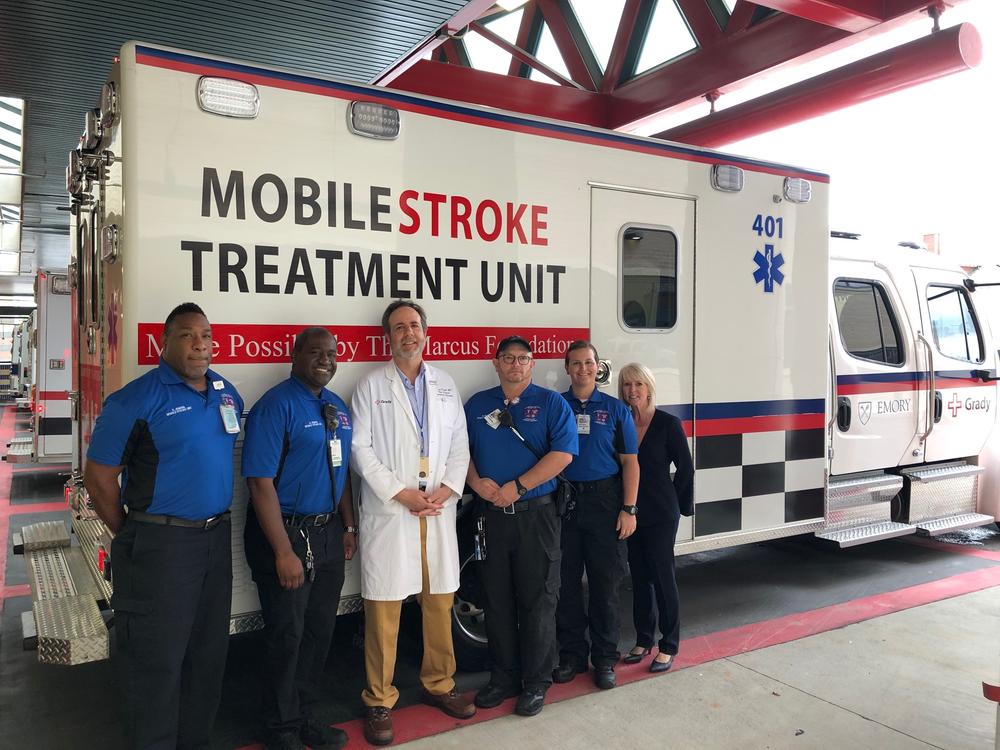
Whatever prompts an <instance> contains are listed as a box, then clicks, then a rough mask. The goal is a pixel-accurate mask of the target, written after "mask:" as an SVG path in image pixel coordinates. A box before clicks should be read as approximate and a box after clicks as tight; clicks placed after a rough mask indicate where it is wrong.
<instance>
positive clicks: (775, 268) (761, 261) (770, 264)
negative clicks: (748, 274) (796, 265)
mask: <svg viewBox="0 0 1000 750" xmlns="http://www.w3.org/2000/svg"><path fill="white" fill-rule="evenodd" d="M753 262H754V263H756V264H757V270H756V271H754V272H753V280H754V283H757V284H759V283H760V282H762V281H763V282H764V291H765V292H766V293H767V294H772V293H773V292H774V284H775V282H777V283H778V284H781V283H782V282H783V281H784V280H785V274H783V273H782V272H781V270H780V269H781V267H782V266H783V265H785V258H784V256H782V254H781V253H778V254H777V255H775V253H774V245H772V244H771V243H767V244H765V245H764V252H763V253H762V252H761V251H760V250H758V251H757V252H756V253H755V254H754V256H753Z"/></svg>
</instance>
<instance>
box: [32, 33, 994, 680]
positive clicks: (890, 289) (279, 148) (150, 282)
mask: <svg viewBox="0 0 1000 750" xmlns="http://www.w3.org/2000/svg"><path fill="white" fill-rule="evenodd" d="M67 183H68V187H69V190H70V193H71V195H72V206H73V216H74V219H73V228H72V232H73V252H72V257H73V260H72V265H71V270H70V275H71V278H72V280H73V284H74V290H75V295H76V296H75V307H74V314H75V316H76V318H75V337H74V342H75V343H74V354H75V355H76V356H75V357H74V362H76V363H77V368H76V371H75V377H76V380H75V384H74V392H75V393H76V394H77V395H76V402H75V404H76V412H75V422H74V425H75V428H76V432H75V445H74V454H75V463H74V467H75V468H74V478H73V479H72V480H71V482H70V485H69V490H68V492H69V496H70V504H71V507H72V511H73V515H74V526H75V530H76V534H77V536H78V537H79V541H80V550H81V551H82V554H83V555H84V556H85V557H86V558H87V560H88V562H89V564H90V566H91V567H92V568H95V569H96V568H97V567H98V563H100V567H101V568H103V569H105V570H106V569H107V559H106V555H107V550H108V548H109V545H108V543H107V532H106V530H104V529H103V527H102V526H101V524H100V522H99V521H98V520H96V518H95V517H94V515H93V513H92V511H91V510H90V509H89V508H88V505H87V498H86V496H85V493H84V490H83V488H82V485H81V483H80V479H79V478H80V474H81V468H82V467H81V464H82V462H83V460H84V456H85V453H86V449H87V445H88V442H89V440H90V436H91V433H92V430H93V427H94V421H95V419H96V417H97V415H98V413H99V410H100V405H101V402H102V399H103V398H104V397H105V396H107V395H108V394H110V393H112V392H113V391H115V390H116V389H118V388H119V387H121V386H122V385H123V384H124V383H126V382H128V381H130V380H132V379H133V378H135V377H136V376H138V375H140V374H141V373H143V372H145V371H146V370H147V369H148V368H149V367H150V366H152V365H154V364H155V363H156V362H157V357H158V354H159V341H160V334H161V331H162V321H163V319H164V317H165V316H166V314H167V312H168V311H169V310H170V309H171V308H172V307H173V306H174V305H176V304H178V303H180V302H184V301H189V300H190V301H194V302H196V303H198V304H200V305H201V306H202V307H203V308H204V309H205V311H206V313H207V315H208V317H209V320H210V321H211V322H212V324H213V331H214V338H215V343H214V357H213V364H212V366H213V368H215V369H217V370H218V371H219V372H220V373H221V374H222V375H224V376H225V377H226V378H228V379H229V380H231V381H232V382H233V383H234V384H235V385H236V386H237V388H238V389H239V390H240V392H241V393H242V394H243V396H244V397H245V399H246V403H247V406H248V407H249V406H250V405H252V404H253V403H254V401H255V400H256V399H257V398H258V397H259V396H260V395H261V394H262V393H263V392H264V390H265V389H267V388H268V387H270V386H271V385H273V384H274V383H276V382H278V381H279V380H281V379H282V378H284V377H286V376H287V373H288V370H289V359H290V354H291V347H292V341H293V336H294V334H295V332H296V331H298V330H300V329H301V328H303V327H304V326H310V325H326V326H329V327H330V328H331V330H332V331H334V332H335V333H336V335H337V338H338V356H339V364H340V367H339V369H338V371H337V375H336V377H335V378H334V380H333V381H332V383H331V385H330V387H331V388H332V389H333V390H335V391H337V392H338V393H339V394H341V395H342V396H343V397H344V398H345V399H347V400H350V398H351V397H352V395H353V391H354V386H355V384H356V383H357V381H358V379H359V378H360V376H361V375H362V374H363V373H365V372H366V371H368V370H369V369H370V368H372V367H374V366H375V363H377V362H382V361H384V360H386V359H388V357H389V355H390V353H389V348H388V344H387V342H386V339H385V338H384V337H383V336H382V331H381V329H380V327H379V320H380V315H381V312H382V310H383V309H384V306H385V305H386V303H387V302H388V301H390V300H392V299H395V298H400V297H408V298H413V299H415V300H417V301H419V302H420V303H421V304H423V305H424V306H425V307H426V309H427V311H428V315H429V318H430V331H429V335H428V339H427V348H426V356H427V359H428V360H434V361H437V362H439V363H441V364H442V365H443V366H444V367H445V368H446V369H447V370H448V372H449V373H450V374H452V375H453V376H454V378H455V380H456V382H457V384H458V386H459V388H460V390H461V393H462V395H463V396H464V397H468V396H470V395H472V394H473V393H474V392H475V391H477V390H480V389H483V388H487V387H491V386H494V385H496V382H497V381H496V374H495V372H494V370H493V367H492V366H491V364H490V360H491V359H492V357H493V354H494V351H495V347H496V344H497V342H498V341H499V340H500V339H501V338H503V337H504V336H507V335H509V334H513V333H518V334H520V335H522V336H524V337H525V338H527V339H529V340H531V342H532V345H533V349H534V353H535V357H536V359H537V360H538V361H537V365H536V367H535V372H534V380H535V382H537V383H538V384H540V385H542V386H546V387H549V388H555V389H559V390H564V389H565V388H566V387H567V384H568V379H567V377H566V375H565V372H564V368H563V361H562V360H563V353H564V351H565V348H566V346H567V344H568V342H570V341H572V340H573V339H578V338H586V337H589V338H590V339H592V340H593V341H594V342H595V344H596V346H597V347H598V350H599V351H600V353H601V356H602V357H603V358H604V359H603V361H602V378H603V379H604V380H605V381H606V382H605V384H604V387H606V388H608V390H609V391H610V392H614V391H615V389H616V386H617V376H616V373H617V371H618V368H620V367H621V366H622V365H624V364H625V363H627V362H631V361H639V362H642V363H644V364H646V365H648V366H649V367H650V368H651V369H652V371H653V372H654V374H655V376H656V381H657V398H658V403H659V404H660V406H661V408H664V409H667V410H669V411H671V412H673V413H675V414H677V415H679V416H680V417H681V418H682V420H683V422H684V425H685V428H686V430H687V432H688V434H689V435H690V437H691V440H692V447H693V451H694V456H695V461H696V468H697V474H696V479H695V493H696V511H695V515H694V517H693V519H683V520H682V523H681V527H680V531H679V532H678V536H677V550H678V552H679V553H681V554H683V553H688V552H695V551H699V550H706V549H711V548H719V547H725V546H730V545H736V544H741V543H744V542H750V541H759V540H764V539H774V538H778V537H784V536H790V535H793V534H805V533H815V534H818V535H821V536H824V537H827V538H830V539H832V540H835V541H838V542H840V543H841V544H845V545H846V544H853V543H858V542H861V541H867V540H870V539H878V538H885V537H887V536H891V535H898V534H905V533H912V532H916V531H923V532H924V533H931V534H933V533H936V532H937V531H938V530H939V529H941V528H945V527H954V526H960V525H967V524H982V523H987V522H990V521H992V520H993V519H992V518H991V517H985V516H981V515H978V514H977V507H976V505H977V472H978V471H979V469H978V467H976V466H975V465H973V462H974V461H975V459H976V457H977V455H978V453H979V451H980V449H981V448H982V446H983V444H984V443H985V441H986V438H987V435H988V434H989V432H990V430H991V428H992V426H993V422H994V417H995V414H996V401H997V398H996V388H995V384H994V383H993V382H991V381H990V380H989V378H990V377H991V376H992V374H993V373H995V368H996V361H995V357H996V354H995V351H994V349H993V347H992V345H991V344H990V343H989V342H988V340H987V339H986V338H985V334H984V333H983V331H982V329H981V327H980V326H979V324H978V322H977V317H976V313H975V308H974V304H973V301H972V300H973V296H974V295H972V294H970V292H969V291H968V290H967V288H966V287H965V286H964V285H963V277H962V275H961V274H960V273H959V272H957V271H955V270H951V269H949V268H947V267H945V266H943V265H942V264H940V263H939V262H938V261H937V260H936V259H935V258H933V257H932V256H930V255H926V254H924V255H917V254H905V253H903V252H898V253H897V252H892V253H890V256H891V259H887V260H884V261H881V262H879V261H875V260H872V259H870V258H867V259H866V258H865V257H864V256H863V254H862V253H861V252H860V250H858V249H857V247H858V246H859V245H860V243H859V242H855V241H851V240H843V241H841V240H837V242H838V243H840V244H843V245H845V246H846V249H845V250H844V251H843V253H841V251H840V250H839V249H837V250H835V251H834V258H833V259H832V260H831V255H830V254H831V251H830V245H831V241H830V236H829V226H828V191H829V178H828V177H827V176H826V175H824V174H821V173H818V172H814V171H809V170H803V169H798V168H794V167H789V166H782V165H778V164H772V163H766V162H760V161H755V160H751V159H746V158H742V157H736V156H728V155H725V154H721V153H717V152H713V151H708V150H704V149H699V148H692V147H688V146H684V145H679V144H674V143H668V142H664V141H659V140H654V139H648V138H641V137H634V136H630V135H624V134H621V133H616V132H608V131H601V130H596V129H590V128H585V127H579V126H576V125H568V124H565V123H558V122H552V121H545V120H537V119H528V118H526V117H523V116H521V115H515V114H510V113H505V112H500V111H495V110H488V109H483V108H477V107H473V106H468V105H464V104H457V103H453V102H447V101H441V100H436V99H430V98H423V97H417V96H413V95H410V94H406V93H400V92H395V91H390V90H384V89H376V88H371V87H365V86H358V85H352V84H344V83H338V82H334V81H330V80H326V79H321V78H316V77H312V76H306V75H300V74H296V73H292V72H288V71H278V70H271V69H264V68H258V67H252V66H249V65H245V64H241V63H236V62H231V61H224V60H219V59H215V58H209V57H204V56H200V55H193V54H188V53H184V52H180V51H176V50H170V49H163V48H159V47H153V46H149V45H144V44H136V43H129V44H126V45H125V46H124V47H123V48H122V51H121V56H120V60H119V61H118V62H116V63H115V65H114V66H113V68H112V71H111V75H110V77H109V79H108V81H107V83H106V85H105V86H104V89H103V92H102V94H101V98H100V107H99V109H95V110H93V111H91V112H88V113H87V115H86V130H85V133H84V136H83V138H82V140H81V145H80V147H79V148H78V149H76V150H74V151H73V152H72V154H71V159H70V167H69V170H68V175H67ZM891 250H893V251H895V250H896V248H891ZM977 371H982V372H980V373H979V374H977ZM980 376H982V377H980ZM984 378H985V379H984ZM234 466H236V467H237V469H238V467H239V454H238V451H237V455H236V456H235V457H234ZM236 488H237V489H236V496H235V497H234V499H233V518H234V523H233V541H234V545H233V549H234V562H235V573H234V575H235V581H234V596H233V610H232V616H233V628H232V629H233V631H234V632H237V631H240V630H242V629H247V628H251V627H254V626H256V624H257V623H258V622H259V615H258V613H257V610H258V603H257V600H256V593H255V590H254V587H253V584H252V582H251V580H250V577H249V575H248V573H247V569H246V565H245V563H244V561H243V551H242V528H241V527H242V519H243V514H244V508H245V505H246V501H247V497H246V487H245V483H244V482H243V481H242V479H240V478H238V479H237V482H236ZM640 512H641V509H640ZM461 523H463V522H462V521H460V525H461ZM460 534H461V529H460ZM27 541H28V540H27V539H25V545H26V546H27ZM363 543H364V542H363V540H362V544H363ZM462 544H463V550H467V549H468V548H467V547H466V546H465V545H466V540H464V539H463V541H462ZM75 549H76V548H75V547H74V548H70V549H66V548H62V549H59V550H57V552H58V554H66V555H68V561H67V562H66V563H65V565H66V566H69V567H72V566H77V565H79V563H78V562H74V560H75ZM467 559H468V556H467ZM471 569H472V566H471V565H469V564H467V565H466V568H465V569H464V570H463V578H462V580H463V585H462V588H461V589H460V590H459V593H458V596H457V598H456V609H455V611H456V618H455V622H456V633H457V635H458V637H457V641H458V646H459V648H460V649H461V648H464V647H466V646H469V645H474V644H476V643H479V644H481V643H482V641H481V637H482V636H481V633H482V627H481V626H482V622H481V620H482V613H481V610H480V609H479V607H478V601H479V595H478V591H477V589H476V585H475V576H473V575H471ZM97 579H98V581H97V584H99V589H100V590H99V591H98V592H97V593H92V594H89V595H79V594H78V595H77V596H76V597H75V598H73V597H69V598H68V599H63V600H62V601H63V602H64V603H62V604H59V603H56V604H53V603H52V602H53V601H56V602H58V601H59V600H56V599H49V600H48V601H43V602H40V603H39V604H41V605H44V606H46V607H49V608H51V609H57V608H62V610H63V611H64V610H67V609H70V608H73V609H74V611H82V610H84V609H85V610H86V611H87V612H88V613H89V614H87V615H85V616H84V615H79V614H75V615H74V617H75V618H76V619H75V620H74V622H77V623H82V622H84V619H86V620H87V621H88V622H91V623H93V625H92V627H91V631H88V632H91V633H92V635H93V640H89V641H88V640H86V638H85V637H84V636H76V637H75V638H76V640H72V642H71V639H69V638H68V636H67V635H66V634H65V633H62V632H56V631H57V630H58V629H57V628H52V629H51V631H52V632H47V633H45V634H43V633H42V632H39V634H38V643H39V649H40V656H41V658H43V659H46V658H47V659H50V660H62V661H70V662H71V661H75V660H82V659H84V658H95V657H93V656H91V655H90V653H89V652H90V651H91V650H92V651H93V652H94V653H95V654H98V655H99V654H100V653H106V652H107V637H106V633H101V632H100V631H101V630H102V629H103V627H104V626H103V623H102V621H101V617H100V615H99V613H98V608H97V604H95V603H94V599H95V598H97V599H101V600H104V601H106V600H107V598H108V582H107V581H105V580H104V579H103V578H102V577H101V576H100V575H98V576H97ZM88 597H89V598H88ZM359 605H360V600H359V576H358V569H357V564H356V562H352V563H349V564H348V576H347V581H346V583H345V585H344V591H343V599H342V602H341V609H342V611H352V610H356V609H358V608H359ZM58 616H59V613H55V614H52V616H51V617H50V619H52V620H58ZM43 619H44V618H41V617H39V616H38V615H37V608H36V620H37V621H38V622H39V623H41V621H42V620H43ZM39 627H40V628H41V626H39ZM81 627H82V626H81ZM88 637H89V636H88ZM102 638H103V642H102V641H101V639H102ZM84 644H85V645H84ZM43 646H44V648H43ZM102 648H103V652H102V651H101V649H102ZM50 654H56V655H55V656H52V655H50Z"/></svg>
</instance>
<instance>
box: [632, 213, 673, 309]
mask: <svg viewBox="0 0 1000 750" xmlns="http://www.w3.org/2000/svg"><path fill="white" fill-rule="evenodd" d="M621 303H622V322H623V323H624V324H625V327H626V328H672V327H673V326H674V324H675V323H676V322H677V236H676V235H675V234H674V233H673V232H670V231H667V230H665V229H646V228H640V227H626V228H625V231H624V232H623V233H622V295H621Z"/></svg>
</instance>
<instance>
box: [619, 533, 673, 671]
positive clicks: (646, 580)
mask: <svg viewBox="0 0 1000 750" xmlns="http://www.w3.org/2000/svg"><path fill="white" fill-rule="evenodd" d="M677 523H678V519H674V520H672V521H667V522H666V523H663V524H657V525H656V526H642V525H641V524H640V525H639V526H638V527H637V528H636V530H635V533H634V534H633V535H632V536H630V537H629V538H628V564H629V570H630V571H631V573H632V620H633V622H634V623H635V643H636V645H637V646H642V647H643V648H652V647H653V643H654V641H655V640H656V625H657V613H658V614H659V625H660V632H661V633H662V634H663V635H662V637H661V638H660V642H659V649H660V651H661V652H662V653H664V654H676V653H677V648H678V646H679V644H680V637H681V616H680V596H679V594H678V593H677V580H676V578H675V577H674V538H675V537H676V536H677Z"/></svg>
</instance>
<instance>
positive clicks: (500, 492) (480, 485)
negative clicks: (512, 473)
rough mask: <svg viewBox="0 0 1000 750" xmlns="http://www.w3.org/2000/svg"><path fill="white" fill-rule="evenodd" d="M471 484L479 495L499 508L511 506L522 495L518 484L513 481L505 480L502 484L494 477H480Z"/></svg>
mask: <svg viewBox="0 0 1000 750" xmlns="http://www.w3.org/2000/svg"><path fill="white" fill-rule="evenodd" d="M471 486H472V489H473V490H474V491H475V493H476V494H477V495H479V497H481V498H482V499H483V500H485V501H486V502H488V503H493V505H495V506H496V507H498V508H506V507H508V506H511V505H513V504H514V503H516V502H517V499H518V497H520V495H518V493H517V485H516V484H514V482H513V481H510V482H505V483H504V484H503V486H501V485H499V484H497V483H496V482H494V481H493V480H492V479H486V478H484V477H480V478H479V479H478V480H476V481H475V482H474V483H472V484H471Z"/></svg>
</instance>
